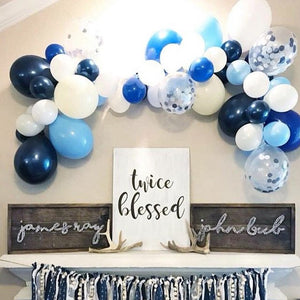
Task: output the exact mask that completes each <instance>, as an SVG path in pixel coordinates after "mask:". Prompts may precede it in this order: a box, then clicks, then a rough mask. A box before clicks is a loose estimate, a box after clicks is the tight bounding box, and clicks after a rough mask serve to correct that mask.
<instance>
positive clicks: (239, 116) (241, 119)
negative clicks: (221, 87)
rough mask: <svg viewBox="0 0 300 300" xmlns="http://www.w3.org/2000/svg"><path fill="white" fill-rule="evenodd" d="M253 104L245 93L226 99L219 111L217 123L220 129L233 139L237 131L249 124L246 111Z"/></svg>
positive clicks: (251, 99)
mask: <svg viewBox="0 0 300 300" xmlns="http://www.w3.org/2000/svg"><path fill="white" fill-rule="evenodd" d="M252 102H253V98H250V97H249V96H247V95H246V94H245V93H241V94H238V95H235V96H233V97H231V98H230V99H228V100H227V101H226V102H225V103H224V104H223V106H222V107H221V109H220V111H219V116H218V122H219V126H220V129H221V130H222V131H223V132H224V133H225V134H226V135H229V136H232V137H234V136H235V134H236V133H237V131H238V130H239V129H240V128H241V127H242V126H243V125H245V124H247V123H249V120H248V118H247V114H246V109H247V108H248V107H249V106H250V105H251V103H252Z"/></svg>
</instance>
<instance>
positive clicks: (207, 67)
mask: <svg viewBox="0 0 300 300" xmlns="http://www.w3.org/2000/svg"><path fill="white" fill-rule="evenodd" d="M213 74H214V65H213V64H212V62H211V61H210V60H209V59H207V58H206V57H200V58H197V59H195V60H194V61H193V62H192V63H191V66H190V68H189V75H190V76H191V77H192V79H194V80H195V81H198V82H205V81H207V80H208V79H209V78H210V77H211V76H213Z"/></svg>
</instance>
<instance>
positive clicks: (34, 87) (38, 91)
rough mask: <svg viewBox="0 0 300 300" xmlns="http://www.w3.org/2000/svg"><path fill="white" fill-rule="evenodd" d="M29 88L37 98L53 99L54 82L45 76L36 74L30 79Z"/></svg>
mask: <svg viewBox="0 0 300 300" xmlns="http://www.w3.org/2000/svg"><path fill="white" fill-rule="evenodd" d="M29 90H30V92H31V94H32V96H33V97H35V98H37V99H51V98H53V95H54V84H53V82H52V81H51V80H50V79H49V78H47V77H45V76H36V77H34V78H33V79H32V80H31V81H30V84H29Z"/></svg>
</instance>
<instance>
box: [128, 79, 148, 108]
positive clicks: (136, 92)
mask: <svg viewBox="0 0 300 300" xmlns="http://www.w3.org/2000/svg"><path fill="white" fill-rule="evenodd" d="M122 92H123V96H124V98H125V99H126V100H127V101H128V102H130V103H138V102H140V101H142V100H143V99H144V98H145V96H146V93H147V88H146V86H145V85H144V84H143V83H142V82H141V81H140V80H139V79H138V78H136V77H131V78H129V79H128V80H127V81H126V82H125V83H124V85H123V89H122Z"/></svg>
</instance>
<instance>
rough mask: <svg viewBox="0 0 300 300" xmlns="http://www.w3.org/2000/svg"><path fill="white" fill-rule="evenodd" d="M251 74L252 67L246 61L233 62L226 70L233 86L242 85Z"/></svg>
mask: <svg viewBox="0 0 300 300" xmlns="http://www.w3.org/2000/svg"><path fill="white" fill-rule="evenodd" d="M250 72H251V69H250V66H249V64H248V63H247V62H245V61H244V60H241V59H238V60H235V61H233V62H232V63H231V64H230V65H229V66H228V67H227V70H226V77H227V80H228V82H230V83H231V84H233V85H241V84H243V82H244V79H245V78H246V76H247V75H248V74H249V73H250Z"/></svg>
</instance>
